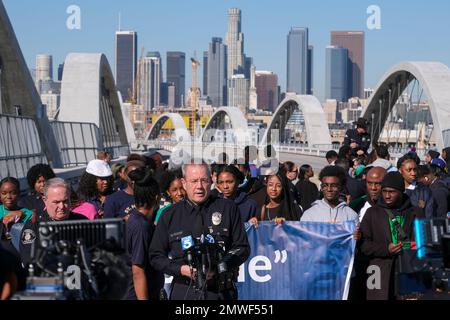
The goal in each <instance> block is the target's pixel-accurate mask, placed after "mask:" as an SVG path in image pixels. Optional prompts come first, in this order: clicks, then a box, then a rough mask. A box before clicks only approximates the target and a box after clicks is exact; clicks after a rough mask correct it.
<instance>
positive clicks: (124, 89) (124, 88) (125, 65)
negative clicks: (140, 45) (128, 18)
mask: <svg viewBox="0 0 450 320" xmlns="http://www.w3.org/2000/svg"><path fill="white" fill-rule="evenodd" d="M136 71H137V33H136V32H135V31H117V32H116V87H117V90H118V91H119V92H120V93H121V95H122V99H123V101H129V100H130V94H133V93H134V85H135V84H134V82H135V79H136Z"/></svg>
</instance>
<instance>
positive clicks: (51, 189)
mask: <svg viewBox="0 0 450 320" xmlns="http://www.w3.org/2000/svg"><path fill="white" fill-rule="evenodd" d="M43 193H44V194H43V201H44V205H45V210H44V211H43V212H42V213H41V214H40V215H37V216H36V221H30V222H27V223H26V224H25V226H24V227H23V229H22V233H21V237H20V244H19V246H20V255H21V258H22V262H23V264H24V265H25V266H28V264H29V263H31V262H33V260H34V258H35V256H34V254H35V253H36V252H35V251H34V250H36V245H35V242H36V241H39V233H38V227H39V223H40V222H48V221H66V220H87V218H86V217H85V216H83V215H81V214H77V213H73V212H71V211H70V186H69V184H68V183H67V182H65V181H64V180H63V179H61V178H53V179H50V180H48V181H47V182H46V183H45V186H44V190H43ZM55 270H56V268H55Z"/></svg>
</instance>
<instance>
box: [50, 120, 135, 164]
mask: <svg viewBox="0 0 450 320" xmlns="http://www.w3.org/2000/svg"><path fill="white" fill-rule="evenodd" d="M51 127H52V130H53V133H54V135H55V138H56V142H57V143H58V148H59V150H60V152H61V158H62V160H63V163H64V167H66V168H67V167H77V166H82V165H86V164H87V163H88V162H89V161H91V160H93V159H95V158H96V157H97V152H98V151H99V150H105V151H108V152H109V153H110V154H111V156H112V158H119V157H121V156H127V155H128V154H129V152H130V148H129V146H128V145H111V146H108V145H107V142H105V141H102V135H101V133H100V129H99V128H98V127H97V125H95V124H93V123H82V122H62V121H53V122H51Z"/></svg>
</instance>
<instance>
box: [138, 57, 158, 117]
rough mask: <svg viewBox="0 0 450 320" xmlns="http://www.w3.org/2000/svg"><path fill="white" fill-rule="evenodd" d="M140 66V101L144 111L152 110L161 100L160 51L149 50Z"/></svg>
mask: <svg viewBox="0 0 450 320" xmlns="http://www.w3.org/2000/svg"><path fill="white" fill-rule="evenodd" d="M139 67H140V75H141V76H140V83H139V87H138V103H139V104H140V105H142V106H143V107H144V111H151V110H153V109H154V108H155V107H157V106H159V105H160V102H161V96H160V94H161V82H162V79H161V78H162V66H161V56H160V54H159V52H149V53H148V54H147V56H146V57H145V58H144V59H143V61H142V63H141V65H140V66H139Z"/></svg>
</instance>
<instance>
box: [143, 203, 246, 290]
mask: <svg viewBox="0 0 450 320" xmlns="http://www.w3.org/2000/svg"><path fill="white" fill-rule="evenodd" d="M199 213H201V214H202V215H203V221H204V227H205V232H204V233H205V234H206V233H209V234H211V235H212V236H213V237H214V239H215V242H216V243H217V242H219V241H223V242H224V245H225V248H226V254H225V256H224V258H223V261H224V262H226V264H227V267H228V269H229V270H232V269H238V268H239V266H240V265H241V264H242V263H244V262H245V261H246V260H247V258H248V256H249V255H250V246H249V243H248V239H247V234H246V233H245V230H244V223H243V222H241V217H240V214H239V210H238V208H237V206H236V205H235V204H234V203H233V201H231V200H225V199H218V198H215V197H211V196H210V197H209V199H208V200H207V201H206V202H205V203H204V204H202V205H201V206H196V205H194V204H193V203H192V202H190V201H189V200H187V199H185V200H183V201H180V202H178V203H177V204H175V205H173V206H171V207H170V208H168V209H166V211H165V212H164V215H162V216H161V218H160V220H159V221H158V225H157V226H156V231H155V234H154V236H153V240H152V243H151V246H150V261H151V264H152V266H153V267H154V268H155V269H156V270H158V271H161V272H164V273H166V274H168V275H172V276H174V277H175V278H174V281H175V282H176V281H177V280H181V281H186V280H188V278H185V277H182V276H181V266H182V265H187V263H186V262H185V260H184V257H183V251H182V246H181V239H182V238H184V237H186V236H193V238H196V235H195V233H196V230H194V229H195V221H196V215H197V214H199ZM169 255H170V257H171V258H170V259H169V258H168V256H169Z"/></svg>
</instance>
